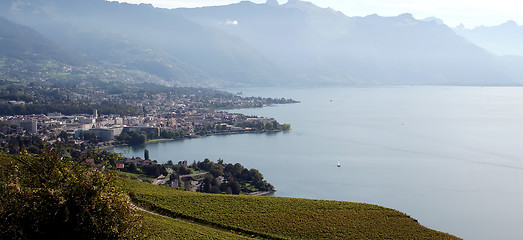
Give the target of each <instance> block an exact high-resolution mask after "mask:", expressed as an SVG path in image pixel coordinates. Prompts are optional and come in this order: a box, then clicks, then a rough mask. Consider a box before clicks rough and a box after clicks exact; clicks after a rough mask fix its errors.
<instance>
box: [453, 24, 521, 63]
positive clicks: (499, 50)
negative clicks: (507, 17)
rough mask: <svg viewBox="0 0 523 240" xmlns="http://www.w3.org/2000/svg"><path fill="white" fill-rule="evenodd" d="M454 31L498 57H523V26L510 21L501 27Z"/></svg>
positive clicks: (460, 27) (462, 28)
mask: <svg viewBox="0 0 523 240" xmlns="http://www.w3.org/2000/svg"><path fill="white" fill-rule="evenodd" d="M454 31H456V33H458V34H459V35H461V36H463V37H465V38H466V39H468V40H469V41H471V42H473V43H475V44H477V45H478V46H481V47H483V48H485V49H487V50H489V51H491V52H493V53H495V54H498V55H517V56H520V57H523V44H521V43H522V42H523V26H520V25H518V24H517V23H516V22H514V21H508V22H506V23H504V24H501V25H499V26H493V27H485V26H480V27H476V28H474V29H466V28H464V27H463V26H458V27H456V28H454Z"/></svg>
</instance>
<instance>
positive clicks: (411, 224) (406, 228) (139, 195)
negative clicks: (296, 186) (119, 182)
mask: <svg viewBox="0 0 523 240" xmlns="http://www.w3.org/2000/svg"><path fill="white" fill-rule="evenodd" d="M123 183H124V186H125V188H126V189H127V190H128V191H129V195H130V196H131V198H132V199H133V201H134V202H135V203H137V204H138V205H141V206H143V207H144V208H147V209H150V210H152V211H155V212H158V213H160V214H162V215H166V216H170V217H174V218H179V219H184V220H188V221H191V222H194V223H197V224H201V225H205V226H212V227H214V228H217V229H225V230H229V231H231V232H235V233H238V232H240V233H242V234H243V235H247V236H255V237H258V238H266V239H458V238H456V237H454V236H452V235H449V234H446V233H442V232H438V231H435V230H431V229H428V228H426V227H423V226H422V225H420V224H419V223H418V222H417V221H416V220H414V219H412V218H410V217H409V216H408V215H406V214H404V213H401V212H398V211H396V210H393V209H388V208H384V207H380V206H376V205H370V204H363V203H349V202H339V201H323V200H308V199H295V198H280V197H254V196H232V195H217V194H202V193H195V192H187V191H181V190H175V189H171V188H168V187H163V186H154V185H151V184H148V183H142V182H138V181H134V180H130V179H124V180H123Z"/></svg>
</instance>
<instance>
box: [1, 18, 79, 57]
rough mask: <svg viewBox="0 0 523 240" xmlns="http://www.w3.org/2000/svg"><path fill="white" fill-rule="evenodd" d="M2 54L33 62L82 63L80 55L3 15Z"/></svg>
mask: <svg viewBox="0 0 523 240" xmlns="http://www.w3.org/2000/svg"><path fill="white" fill-rule="evenodd" d="M0 56H2V57H7V58H14V59H18V60H27V61H31V62H36V61H44V60H57V61H60V62H63V63H68V64H80V61H79V59H78V57H79V56H78V55H75V54H73V53H72V52H70V51H67V50H66V49H64V48H63V47H61V46H60V45H59V44H56V43H54V42H52V41H50V40H49V39H47V38H45V37H44V36H42V35H41V34H39V33H38V32H36V31H34V30H33V29H31V28H29V27H26V26H22V25H19V24H16V23H14V22H11V21H9V20H7V19H5V18H3V17H0Z"/></svg>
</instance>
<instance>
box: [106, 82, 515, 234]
mask: <svg viewBox="0 0 523 240" xmlns="http://www.w3.org/2000/svg"><path fill="white" fill-rule="evenodd" d="M234 91H235V92H236V91H239V90H234ZM241 91H243V93H244V95H245V96H262V97H285V98H293V99H296V100H300V101H301V103H299V104H291V105H278V106H272V107H266V108H261V109H242V110H232V111H231V112H240V113H244V114H249V115H257V116H266V117H273V118H275V119H276V120H278V121H279V122H280V123H290V124H291V126H292V131H290V132H287V133H276V134H274V133H273V134H242V135H228V136H212V137H206V138H200V139H191V140H183V141H175V142H167V143H159V144H150V145H148V146H147V149H149V151H150V156H151V158H152V159H157V160H158V161H159V162H162V163H163V162H166V161H168V160H173V161H175V162H177V161H179V160H188V161H189V162H192V161H193V160H196V161H201V160H203V159H205V158H209V159H211V160H217V159H218V158H222V159H224V161H225V162H231V163H236V162H239V163H241V164H242V165H244V166H245V167H247V168H256V169H259V170H260V171H261V173H263V175H264V177H265V179H266V180H267V181H269V182H270V183H272V184H273V185H274V186H275V187H276V189H277V192H276V193H275V195H276V196H284V197H299V198H312V199H330V200H342V201H352V202H366V203H373V204H378V205H382V206H386V207H390V208H394V209H397V210H399V211H402V212H405V213H407V214H408V215H411V216H412V217H413V218H415V219H417V220H418V221H419V222H420V223H421V224H422V225H424V226H427V227H429V228H433V229H436V230H440V231H443V232H448V233H451V234H454V235H456V236H459V237H462V238H465V239H523V228H522V227H521V226H523V88H516V87H444V86H441V87H439V86H429V87H372V88H371V87H368V88H367V87H362V88H323V89H297V90H296V89H292V90H291V89H241ZM115 150H116V151H122V149H121V148H116V149H115ZM126 155H127V156H141V157H143V147H135V148H133V149H132V150H131V151H130V152H128V153H126ZM338 161H339V162H340V163H341V167H340V168H338V167H337V166H336V164H337V163H338Z"/></svg>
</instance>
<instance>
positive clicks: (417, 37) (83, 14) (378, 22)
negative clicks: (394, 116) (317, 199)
mask: <svg viewBox="0 0 523 240" xmlns="http://www.w3.org/2000/svg"><path fill="white" fill-rule="evenodd" d="M0 16H2V17H3V18H5V19H3V20H2V21H4V22H12V24H2V25H1V26H0V27H2V29H0V44H1V45H0V54H1V55H3V56H10V55H9V54H11V55H13V51H15V50H16V49H17V48H12V47H11V45H8V44H6V43H5V39H7V38H6V36H8V35H9V34H12V33H14V32H19V33H22V32H24V31H26V32H27V31H28V29H32V30H34V33H31V34H36V35H38V37H39V38H41V39H42V40H41V41H40V40H39V41H33V44H35V46H29V45H30V44H29V45H28V44H26V45H25V47H23V46H20V49H19V51H18V52H19V53H23V52H24V51H25V52H26V53H27V52H28V49H29V50H30V51H33V52H34V51H37V50H38V49H40V50H38V51H44V52H46V51H47V52H48V55H49V57H50V58H54V59H57V60H60V61H62V62H67V63H68V64H71V65H82V64H91V65H93V64H94V65H101V66H115V67H117V68H125V69H126V70H128V71H137V72H141V73H143V74H148V75H151V76H154V77H155V78H158V79H163V81H165V82H166V83H169V84H171V85H183V86H211V87H229V86H235V87H237V86H300V87H303V86H326V85H330V86H338V85H412V84H415V85H520V84H521V83H523V78H522V76H523V60H522V58H517V57H505V56H498V55H495V54H493V53H490V52H489V51H487V50H485V49H484V48H482V47H479V46H477V45H475V44H473V43H472V41H470V40H466V39H465V38H464V37H462V36H460V35H458V34H456V32H455V31H454V30H453V29H451V28H449V27H447V26H445V25H442V24H439V23H438V22H437V21H420V20H416V19H414V18H413V17H412V15H410V14H403V15H400V16H397V17H381V16H377V15H370V16H366V17H347V16H345V15H344V14H342V13H341V12H337V11H335V10H333V9H329V8H320V7H318V6H316V5H314V4H312V3H309V2H304V1H299V0H290V1H288V3H286V4H283V5H279V4H278V3H277V1H271V0H269V1H267V3H265V4H255V3H252V2H248V1H244V2H240V3H237V4H231V5H227V6H216V7H203V8H190V9H189V8H186V9H172V10H168V9H161V8H154V7H153V6H151V5H146V4H140V5H133V4H127V3H117V2H108V1H104V0H4V1H2V2H1V3H0ZM4 25H10V26H11V27H10V28H9V27H4ZM22 25H23V26H22ZM12 26H15V27H12ZM23 29H25V30H23ZM10 31H11V32H10ZM28 36H29V37H23V39H26V40H27V39H37V38H35V37H30V34H29V35H28ZM39 42H40V43H45V46H46V47H44V48H42V47H40V48H35V47H36V45H38V43H39ZM10 44H13V42H11V43H10ZM20 44H22V45H23V42H20ZM31 49H32V50H31ZM10 51H11V53H8V52H10ZM30 51H29V52H30ZM15 52H16V51H15ZM42 54H43V53H42ZM150 79H153V78H150Z"/></svg>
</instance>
